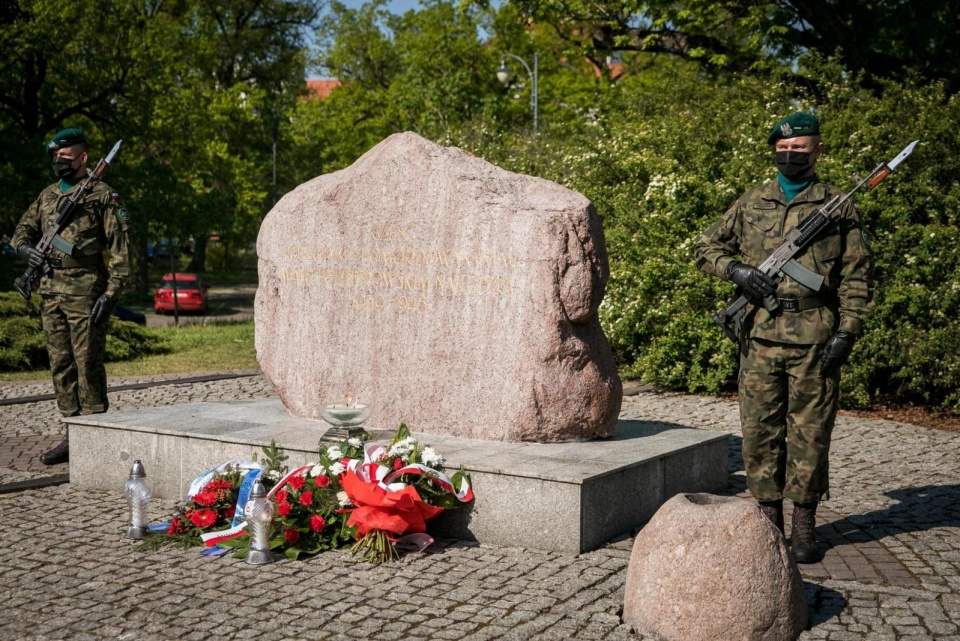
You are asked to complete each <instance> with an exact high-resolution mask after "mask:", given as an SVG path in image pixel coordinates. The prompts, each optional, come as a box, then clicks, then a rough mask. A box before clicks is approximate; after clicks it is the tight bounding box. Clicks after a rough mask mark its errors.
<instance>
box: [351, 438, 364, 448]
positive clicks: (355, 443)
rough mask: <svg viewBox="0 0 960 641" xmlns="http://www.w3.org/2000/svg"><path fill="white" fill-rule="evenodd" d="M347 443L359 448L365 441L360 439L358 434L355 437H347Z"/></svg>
mask: <svg viewBox="0 0 960 641" xmlns="http://www.w3.org/2000/svg"><path fill="white" fill-rule="evenodd" d="M347 445H349V446H350V447H356V448H359V447H361V446H362V445H363V441H361V440H360V439H358V438H357V437H356V436H354V437H353V438H348V439H347Z"/></svg>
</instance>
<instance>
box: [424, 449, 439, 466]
mask: <svg viewBox="0 0 960 641" xmlns="http://www.w3.org/2000/svg"><path fill="white" fill-rule="evenodd" d="M420 460H421V461H423V464H424V465H426V466H428V467H438V466H440V465H443V457H442V456H440V452H438V451H436V450H435V449H433V448H432V447H425V448H423V451H422V452H421V453H420Z"/></svg>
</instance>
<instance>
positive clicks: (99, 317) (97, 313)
mask: <svg viewBox="0 0 960 641" xmlns="http://www.w3.org/2000/svg"><path fill="white" fill-rule="evenodd" d="M116 306H117V299H115V298H114V297H113V296H108V295H107V294H104V295H103V296H101V297H100V298H98V299H97V302H95V303H94V304H93V309H91V310H90V320H92V321H93V324H94V325H99V324H100V322H101V321H103V320H105V319H107V318H109V317H110V314H112V313H113V308H114V307H116Z"/></svg>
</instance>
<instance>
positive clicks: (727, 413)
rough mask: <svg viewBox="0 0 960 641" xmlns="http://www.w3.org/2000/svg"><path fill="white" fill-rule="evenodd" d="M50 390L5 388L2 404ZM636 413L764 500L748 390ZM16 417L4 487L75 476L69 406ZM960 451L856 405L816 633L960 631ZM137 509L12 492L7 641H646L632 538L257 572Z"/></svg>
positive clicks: (920, 636)
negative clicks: (721, 451)
mask: <svg viewBox="0 0 960 641" xmlns="http://www.w3.org/2000/svg"><path fill="white" fill-rule="evenodd" d="M122 382H130V381H117V380H114V381H112V383H113V384H114V385H117V384H119V383H122ZM46 392H49V386H48V384H46V383H44V384H28V383H23V384H21V383H17V384H13V383H0V399H2V398H11V397H23V396H30V395H36V394H42V393H46ZM271 394H272V392H271V390H270V387H269V385H268V384H266V382H265V381H264V380H263V379H262V378H261V377H245V378H237V379H230V380H220V381H215V382H209V383H188V384H186V383H185V384H170V385H163V386H158V387H151V388H149V389H143V390H129V391H120V392H115V393H111V395H110V400H111V404H112V405H111V411H121V410H125V409H132V408H137V407H148V406H157V405H166V404H172V403H186V402H196V401H201V400H211V399H217V400H229V399H241V398H261V397H265V396H269V395H271ZM623 416H624V417H628V418H635V419H643V420H655V421H664V422H670V423H678V424H683V425H691V426H694V427H699V428H708V429H713V430H720V431H723V432H726V433H728V434H729V438H728V443H729V447H730V454H731V456H730V464H729V470H730V476H729V486H728V493H730V494H734V495H745V479H744V476H743V467H742V461H741V458H740V453H739V449H740V436H739V428H738V418H737V410H736V405H735V404H734V403H732V402H731V401H728V400H722V399H714V398H706V397H692V396H682V395H669V394H652V393H640V394H639V395H637V396H633V397H628V398H627V399H626V400H625V402H624V408H623ZM0 417H2V418H0V484H4V483H10V482H12V481H19V480H24V479H36V478H38V477H42V476H48V475H50V474H53V473H61V474H62V473H64V472H66V466H56V467H53V468H44V467H43V466H41V465H38V464H37V463H36V461H35V459H36V456H37V454H38V453H39V452H40V451H42V449H43V448H44V447H46V446H48V445H53V444H55V443H56V442H57V441H58V440H59V438H60V437H61V434H60V427H59V426H58V421H57V415H56V409H55V407H54V405H53V402H52V401H40V402H36V403H29V404H22V405H8V406H4V407H0ZM958 449H960V435H958V434H955V433H949V432H940V431H935V430H928V429H924V428H919V427H915V426H911V425H906V424H903V423H896V422H891V421H884V420H869V419H864V418H859V417H853V416H845V415H841V416H840V418H839V419H838V422H837V429H836V431H835V434H834V446H833V470H832V490H831V491H832V497H831V500H830V501H828V502H826V503H825V504H824V505H823V506H822V507H821V509H820V511H819V512H818V515H817V517H818V528H817V530H818V535H819V537H820V538H821V539H822V540H823V541H824V549H825V557H824V560H823V562H822V563H819V564H816V565H811V566H802V567H801V570H802V573H803V576H804V579H805V585H806V590H807V598H808V602H809V604H810V618H811V627H810V630H808V631H807V632H805V633H804V634H803V635H802V636H801V639H803V640H808V639H811V640H812V639H827V640H830V641H854V640H877V641H880V640H887V639H890V640H893V639H897V640H916V641H919V640H937V641H960V629H958V625H960V529H958V525H960V501H958V497H960V485H958V484H960V452H958ZM58 468H59V469H58ZM171 507H172V506H171ZM160 509H162V508H159V507H158V509H157V511H158V512H159V511H160ZM125 517H126V511H125V508H124V504H123V500H122V499H121V497H120V495H119V492H117V493H109V492H91V491H86V492H81V491H79V490H78V489H76V488H74V487H71V486H70V485H59V486H54V487H45V488H41V489H32V490H27V491H21V492H11V493H4V494H0V544H2V548H0V549H2V553H0V608H2V612H3V616H2V617H0V639H2V640H8V639H9V640H14V639H35V640H40V639H51V640H52V639H57V640H60V639H63V640H68V639H69V640H71V641H74V640H84V639H171V640H173V639H177V640H180V639H183V640H192V639H197V640H207V639H237V638H256V639H263V640H271V639H350V638H367V639H390V640H395V639H408V638H436V639H457V640H467V639H469V640H481V639H517V640H526V639H544V640H546V639H557V640H561V639H595V640H619V639H624V640H626V639H633V640H638V641H647V640H644V639H643V637H640V636H638V635H635V634H633V633H632V632H631V631H630V630H629V629H628V627H627V626H625V625H623V624H622V623H621V622H620V618H619V612H620V608H621V606H622V603H623V582H624V578H625V571H626V567H627V563H628V561H629V554H630V545H631V541H630V540H629V539H625V540H622V541H619V542H616V543H612V544H611V545H609V546H607V547H605V548H603V549H600V550H597V551H594V552H590V553H588V554H582V555H579V556H573V555H566V554H557V553H546V552H538V551H534V550H525V549H520V548H498V547H492V546H484V545H476V544H471V543H464V542H457V541H440V542H438V544H437V545H435V546H434V547H433V548H431V550H430V551H429V552H428V553H426V554H423V555H413V556H410V557H406V558H404V559H403V560H402V561H400V562H399V563H395V564H392V565H387V566H381V567H371V566H367V565H361V564H357V563H355V562H354V560H353V558H352V557H351V556H350V554H349V552H346V551H336V552H327V553H324V554H322V555H320V556H318V557H315V558H313V559H310V560H307V561H300V562H289V561H282V562H278V563H274V564H272V565H269V566H265V567H260V568H253V567H250V566H247V565H245V564H244V563H242V562H241V561H238V560H235V559H233V558H231V557H224V558H219V559H213V558H208V557H201V556H199V555H198V554H197V551H196V550H177V549H172V548H167V549H164V550H162V551H161V552H160V553H158V554H154V553H144V552H141V551H139V550H138V549H137V547H136V545H135V544H131V543H129V542H127V541H124V540H123V539H122V538H121V537H122V533H123V529H124V527H123V523H124V520H125ZM718 598H723V594H722V592H719V593H718Z"/></svg>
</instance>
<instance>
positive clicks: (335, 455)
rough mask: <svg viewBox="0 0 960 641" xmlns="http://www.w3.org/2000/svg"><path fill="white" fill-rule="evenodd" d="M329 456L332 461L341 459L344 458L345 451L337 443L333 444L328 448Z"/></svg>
mask: <svg viewBox="0 0 960 641" xmlns="http://www.w3.org/2000/svg"><path fill="white" fill-rule="evenodd" d="M327 458H329V459H330V460H331V461H339V460H340V459H342V458H343V452H341V451H340V448H339V447H337V446H336V445H331V446H330V447H328V448H327Z"/></svg>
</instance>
